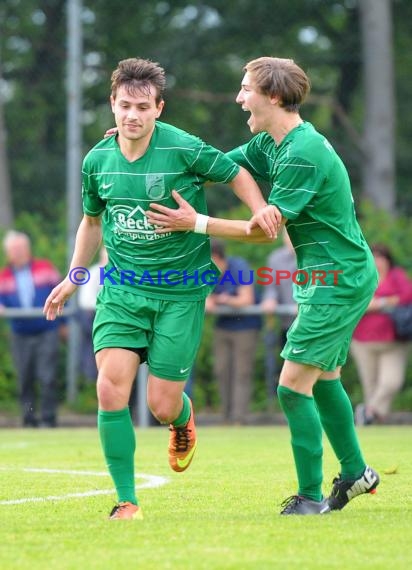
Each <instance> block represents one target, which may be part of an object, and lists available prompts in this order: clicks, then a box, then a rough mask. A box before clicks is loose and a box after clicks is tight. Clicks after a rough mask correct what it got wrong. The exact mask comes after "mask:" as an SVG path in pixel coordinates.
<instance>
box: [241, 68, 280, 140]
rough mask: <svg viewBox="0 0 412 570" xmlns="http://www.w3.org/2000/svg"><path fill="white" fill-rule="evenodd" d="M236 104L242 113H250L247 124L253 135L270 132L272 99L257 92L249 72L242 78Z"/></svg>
mask: <svg viewBox="0 0 412 570" xmlns="http://www.w3.org/2000/svg"><path fill="white" fill-rule="evenodd" d="M236 103H238V104H239V105H241V106H242V109H243V110H244V111H248V112H249V113H250V117H249V119H248V121H247V124H248V125H249V128H250V130H251V132H252V133H253V134H257V133H260V132H262V131H270V128H271V126H272V127H273V125H271V122H272V121H273V116H272V110H273V98H271V97H270V96H269V95H263V94H262V93H260V92H259V90H258V89H257V87H256V85H255V83H254V81H253V78H252V76H251V74H250V73H249V72H246V73H245V76H244V77H243V80H242V84H241V88H240V91H239V93H238V95H237V97H236Z"/></svg>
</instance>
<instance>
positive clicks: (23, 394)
mask: <svg viewBox="0 0 412 570" xmlns="http://www.w3.org/2000/svg"><path fill="white" fill-rule="evenodd" d="M3 246H4V251H5V254H6V258H7V262H8V265H7V266H6V267H4V268H3V269H1V270H0V305H1V306H3V307H5V308H13V309H17V308H23V309H29V308H34V307H43V305H44V302H45V300H46V299H47V296H48V295H49V293H50V291H51V290H52V289H53V287H55V285H56V284H57V283H58V282H59V280H60V275H59V272H58V271H57V269H56V268H55V267H54V266H53V265H52V263H50V262H49V261H48V260H46V259H33V258H32V254H31V244H30V239H29V237H28V236H27V235H26V234H24V233H21V232H16V231H10V232H8V233H7V234H6V236H5V238H4V242H3ZM10 325H11V349H12V356H13V361H14V366H15V368H16V373H17V379H18V384H19V393H20V403H21V411H22V421H23V426H25V427H37V426H38V425H39V423H40V425H41V426H44V427H56V423H57V418H56V414H57V364H58V350H59V335H58V328H59V325H60V323H59V322H58V321H46V320H45V319H44V318H43V316H41V315H40V316H39V317H38V318H21V317H20V318H19V317H13V318H11V319H10ZM37 382H39V385H40V390H39V392H40V416H37V413H36V392H37V390H36V383H37Z"/></svg>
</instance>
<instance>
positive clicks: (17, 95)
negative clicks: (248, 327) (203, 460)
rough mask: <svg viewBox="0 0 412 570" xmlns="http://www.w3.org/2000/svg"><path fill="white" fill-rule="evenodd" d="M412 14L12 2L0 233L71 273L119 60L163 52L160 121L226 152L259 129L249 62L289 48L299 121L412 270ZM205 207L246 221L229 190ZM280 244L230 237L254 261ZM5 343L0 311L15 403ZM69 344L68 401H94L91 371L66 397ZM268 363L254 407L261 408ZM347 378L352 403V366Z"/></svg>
mask: <svg viewBox="0 0 412 570" xmlns="http://www.w3.org/2000/svg"><path fill="white" fill-rule="evenodd" d="M411 21H412V2H410V0H341V1H339V0H273V1H268V0H225V2H222V1H219V0H205V1H200V0H193V1H187V0H173V1H166V0H164V1H156V0H138V1H136V0H123V1H122V2H108V1H107V0H0V237H1V236H2V235H3V234H4V232H5V231H6V230H7V229H10V228H16V229H18V230H22V231H25V232H27V233H28V234H29V235H30V237H31V239H32V241H33V250H34V253H35V255H36V256H39V257H42V256H46V257H48V258H49V259H50V260H51V261H53V263H55V264H56V266H57V267H58V268H59V269H60V270H61V272H62V273H64V272H65V270H66V267H67V259H68V257H69V256H70V254H71V251H72V245H73V238H74V232H75V229H76V228H77V225H78V223H79V221H80V218H81V211H80V170H81V160H82V157H83V156H84V154H85V153H86V152H87V151H88V150H89V148H90V147H92V146H93V145H94V144H95V143H96V142H97V141H98V140H99V139H100V138H102V136H103V134H104V132H105V131H106V129H107V128H109V127H110V126H112V125H113V118H112V114H111V110H110V106H109V101H108V98H109V86H110V75H111V72H112V70H113V69H114V68H115V67H116V65H117V62H118V61H119V60H121V59H124V58H128V57H135V56H140V57H144V58H148V59H152V60H154V61H157V62H159V63H160V64H161V65H162V66H163V67H164V69H165V70H166V74H167V79H168V83H167V91H166V97H165V99H166V106H165V110H164V113H163V115H162V120H163V121H165V122H170V123H173V124H175V125H176V126H179V127H181V128H183V129H185V130H188V131H189V132H192V133H194V134H196V135H198V136H200V137H201V138H202V139H204V140H206V141H207V142H209V143H211V144H213V145H214V146H216V147H218V148H221V149H222V150H229V149H231V148H232V147H234V146H237V145H238V144H241V143H243V142H245V141H246V140H248V138H250V132H249V129H248V127H247V125H246V115H244V114H243V112H242V110H241V108H240V107H239V106H238V105H236V104H235V103H234V99H235V96H236V94H237V91H238V89H239V85H240V80H241V78H242V67H243V65H244V64H245V63H246V62H247V61H248V60H250V59H252V58H255V57H259V56H262V55H271V56H278V57H288V58H293V59H295V61H296V62H297V63H298V64H299V65H300V66H301V67H303V68H304V69H305V71H306V72H307V73H308V75H309V77H310V78H311V80H312V92H311V95H310V98H309V100H308V102H307V104H306V105H305V106H304V107H303V109H302V116H303V118H304V119H306V120H309V121H313V122H314V123H315V125H316V126H317V128H318V130H320V131H321V132H322V133H323V134H325V135H326V136H327V137H328V138H329V140H330V141H331V143H332V144H333V145H334V146H335V148H336V149H337V151H338V152H339V154H340V155H341V157H342V158H343V160H344V162H345V163H346V165H347V167H348V170H349V173H350V176H351V180H352V185H353V194H354V199H355V203H356V208H357V211H358V214H359V218H360V221H361V225H362V228H363V230H364V233H365V234H366V237H367V238H368V239H369V240H370V241H379V242H384V243H386V244H388V245H389V246H390V247H391V249H392V251H393V252H394V254H395V256H396V258H397V260H398V261H399V263H400V264H402V265H404V266H405V267H406V268H407V269H408V270H409V271H411V270H412V228H411V224H410V216H411V215H412V193H411V183H412V161H411V159H410V157H411V156H412V136H411V133H412V113H411V112H410V101H411V99H412V73H411V72H412V65H411V59H410V53H411V51H412V34H411V33H410V31H411V29H410V22H411ZM263 190H264V191H266V190H267V189H265V188H263ZM208 203H209V207H210V212H211V213H212V214H221V215H225V216H227V217H239V216H242V217H247V215H248V212H247V211H246V210H244V208H243V207H240V206H239V205H238V203H237V201H236V199H235V198H233V196H232V195H231V193H230V192H229V191H227V190H225V189H222V191H220V189H219V188H218V189H216V187H214V188H210V189H209V192H208ZM271 249H273V248H272V246H260V247H259V248H256V247H255V246H248V245H243V244H236V243H233V244H229V245H228V250H229V252H230V253H231V254H239V255H242V256H243V257H245V258H247V259H248V260H249V262H250V263H251V265H252V266H253V267H259V266H260V265H264V263H265V260H266V258H267V256H268V254H269V253H270V251H271ZM2 255H3V253H1V254H0V261H2V262H3V261H4V259H3V257H1V256H2ZM210 335H211V326H210V323H209V324H207V326H206V329H205V338H204V342H203V345H202V348H201V351H200V354H199V359H198V363H197V366H196V378H195V381H194V393H195V397H196V398H197V401H198V404H197V405H198V407H199V406H203V407H211V408H213V406H214V405H215V401H216V391H215V387H214V385H213V378H211V367H210V358H211V357H210ZM6 337H7V327H6V326H5V322H4V320H0V347H1V348H2V356H1V357H0V406H1V407H2V408H3V409H8V408H9V407H12V406H13V404H12V402H14V401H15V399H16V386H15V381H14V371H13V367H12V365H11V361H10V357H9V355H8V350H7V338H6ZM62 350H63V352H64V354H63V356H62V364H61V387H60V392H61V395H60V398H61V401H62V402H64V401H66V403H67V400H69V402H68V404H69V405H72V406H74V407H76V406H77V407H78V408H82V406H83V407H85V408H87V406H88V402H89V400H90V402H89V403H90V405H91V406H92V405H93V401H94V400H93V399H94V393H92V389H90V387H89V386H83V384H82V378H81V371H78V372H77V373H76V374H77V376H76V388H75V389H74V390H72V391H69V394H68V393H67V369H66V368H67V358H66V356H67V354H66V351H67V350H68V348H67V346H66V347H64V348H63V349H62ZM260 350H261V351H262V350H263V349H262V348H260ZM258 357H259V358H258V363H257V367H256V374H255V376H256V378H255V394H254V406H255V408H256V409H261V408H264V407H265V406H266V404H267V402H266V389H265V383H264V379H263V376H264V373H263V363H262V361H263V356H262V354H260V355H258ZM72 359H73V358H72ZM71 374H72V376H73V370H72V372H71ZM410 376H411V374H410V367H409V370H408V379H407V382H406V385H405V388H404V390H403V392H402V394H400V396H399V398H398V401H397V406H398V407H400V408H409V409H412V380H411V378H410ZM346 382H347V386H348V389H349V390H350V393H351V396H352V398H353V399H354V400H355V401H356V398H357V397H358V396H357V395H358V383H357V381H356V375H355V373H354V371H353V369H351V366H350V365H349V367H348V371H347V374H346ZM93 390H94V388H93ZM84 394H86V396H84ZM67 396H69V397H67Z"/></svg>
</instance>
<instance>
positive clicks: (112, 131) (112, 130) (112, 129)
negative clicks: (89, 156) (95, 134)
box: [103, 127, 119, 139]
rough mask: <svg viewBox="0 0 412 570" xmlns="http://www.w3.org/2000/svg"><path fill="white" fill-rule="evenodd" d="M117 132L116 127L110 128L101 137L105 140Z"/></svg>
mask: <svg viewBox="0 0 412 570" xmlns="http://www.w3.org/2000/svg"><path fill="white" fill-rule="evenodd" d="M118 130H119V129H118V128H117V127H111V128H110V129H107V131H106V132H105V133H104V135H103V138H105V139H107V138H109V137H111V136H112V135H117V132H118Z"/></svg>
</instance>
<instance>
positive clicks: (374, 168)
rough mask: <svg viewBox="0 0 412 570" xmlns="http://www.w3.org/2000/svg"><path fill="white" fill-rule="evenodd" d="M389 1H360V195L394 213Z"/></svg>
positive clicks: (393, 129) (390, 16)
mask: <svg viewBox="0 0 412 570" xmlns="http://www.w3.org/2000/svg"><path fill="white" fill-rule="evenodd" d="M391 3H392V0H360V13H361V30H362V42H363V62H364V90H365V123H364V151H365V162H364V169H363V185H364V195H365V196H366V197H368V198H370V199H371V200H372V201H373V203H374V204H375V205H376V206H378V207H380V208H383V209H385V210H387V211H388V212H392V213H394V212H395V204H396V192H395V132H394V131H395V95H394V78H393V75H394V74H393V53H392V51H393V45H392V11H391Z"/></svg>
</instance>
